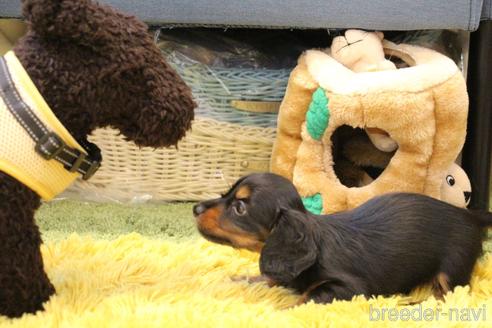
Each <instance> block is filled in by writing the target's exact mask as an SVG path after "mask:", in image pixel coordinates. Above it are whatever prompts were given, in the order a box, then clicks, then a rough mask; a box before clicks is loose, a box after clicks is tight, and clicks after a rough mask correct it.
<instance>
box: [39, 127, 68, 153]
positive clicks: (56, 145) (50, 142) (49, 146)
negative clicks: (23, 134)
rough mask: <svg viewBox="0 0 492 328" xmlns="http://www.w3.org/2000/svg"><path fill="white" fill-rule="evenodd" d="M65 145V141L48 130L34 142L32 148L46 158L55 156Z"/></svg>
mask: <svg viewBox="0 0 492 328" xmlns="http://www.w3.org/2000/svg"><path fill="white" fill-rule="evenodd" d="M65 147H66V144H65V142H64V141H63V140H62V139H61V138H60V137H59V136H58V135H57V134H56V133H54V132H49V133H47V134H45V135H44V136H42V137H41V139H39V140H38V141H37V142H36V146H35V147H34V149H35V150H36V152H37V153H38V154H39V155H41V157H43V158H44V159H46V160H50V159H53V158H55V157H56V156H57V155H58V154H60V153H61V152H62V151H63V148H65Z"/></svg>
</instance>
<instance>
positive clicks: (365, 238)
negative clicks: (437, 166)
mask: <svg viewBox="0 0 492 328" xmlns="http://www.w3.org/2000/svg"><path fill="white" fill-rule="evenodd" d="M193 213H194V215H195V217H196V221H197V226H198V230H199V231H200V233H201V234H202V235H203V236H204V237H205V238H207V239H208V240H210V241H212V242H216V243H221V244H226V245H230V246H233V247H238V248H247V249H249V250H253V251H258V252H261V256H260V271H261V273H262V275H263V276H265V277H266V278H268V279H269V280H270V281H271V282H272V283H274V284H277V285H281V286H285V287H289V288H292V289H294V290H296V291H297V292H299V293H302V294H303V297H302V301H303V302H305V301H308V300H313V301H315V302H317V303H330V302H332V301H333V300H334V299H338V300H350V299H352V297H353V296H355V295H364V296H366V297H371V296H372V295H391V294H396V293H409V292H410V291H411V290H412V289H413V288H415V287H417V286H419V285H421V284H424V283H429V282H431V283H432V286H433V292H434V295H435V296H436V297H438V298H441V297H442V296H443V295H444V294H445V293H447V292H448V291H450V290H452V289H453V288H454V287H455V286H458V285H466V284H468V283H469V281H470V275H471V273H472V270H473V267H474V265H475V262H476V260H477V258H478V257H479V256H480V254H481V252H482V240H483V238H484V237H485V227H487V226H489V225H492V214H491V213H479V212H473V211H469V210H466V209H462V208H458V207H455V206H452V205H450V204H448V203H444V202H442V201H439V200H436V199H433V198H430V197H427V196H424V195H419V194H410V193H391V194H386V195H383V196H379V197H376V198H373V199H372V200H369V201H368V202H366V203H365V204H363V205H361V206H359V207H358V208H355V209H353V210H350V211H345V212H340V213H336V214H331V215H319V216H317V215H313V214H311V213H309V212H308V211H306V209H305V208H304V206H303V203H302V201H301V197H300V196H299V194H298V193H297V191H296V189H295V187H294V186H293V185H292V184H291V182H290V181H288V180H287V179H285V178H283V177H280V176H277V175H274V174H269V173H265V174H253V175H249V176H246V177H244V178H241V179H240V180H238V181H237V182H236V183H235V185H234V186H233V187H232V188H231V189H230V190H229V191H228V192H227V193H226V194H225V195H223V196H222V197H221V198H218V199H213V200H208V201H204V202H201V203H199V204H197V205H195V207H194V208H193Z"/></svg>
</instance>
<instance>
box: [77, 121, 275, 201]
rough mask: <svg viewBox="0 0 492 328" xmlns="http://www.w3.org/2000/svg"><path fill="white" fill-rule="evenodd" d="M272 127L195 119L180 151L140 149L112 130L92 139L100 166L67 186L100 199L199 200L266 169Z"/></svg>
mask: <svg viewBox="0 0 492 328" xmlns="http://www.w3.org/2000/svg"><path fill="white" fill-rule="evenodd" d="M274 136H275V129H274V128H260V127H251V126H241V125H237V124H231V123H227V122H219V121H216V120H212V119H206V118H199V119H197V120H195V121H194V122H193V129H192V131H190V132H188V134H187V136H186V137H185V138H184V139H183V140H182V141H181V142H180V143H179V145H178V149H179V151H178V150H177V149H175V148H170V149H158V150H154V149H151V148H142V149H139V148H138V147H136V146H135V145H134V144H132V143H129V142H126V141H125V140H124V139H123V137H121V136H119V135H118V132H117V131H115V130H112V129H101V130H97V131H96V132H95V133H94V135H93V136H92V137H91V140H92V141H93V142H95V143H97V144H98V145H99V147H101V149H102V151H103V156H104V161H103V166H102V167H101V169H100V170H99V171H98V172H97V173H96V175H95V176H94V177H93V178H92V179H91V180H89V181H82V180H79V181H77V182H76V183H75V184H74V185H73V186H72V187H71V189H70V190H69V193H73V192H76V193H78V194H79V195H80V194H81V193H80V191H81V190H83V191H84V193H83V195H84V198H85V199H87V198H91V199H93V200H99V201H108V200H110V201H123V202H128V201H132V200H134V201H135V200H139V199H141V200H148V199H152V200H159V201H161V200H167V201H171V200H172V201H176V200H188V201H191V200H203V199H207V198H212V197H217V196H218V195H219V194H220V193H221V192H224V191H226V190H227V189H228V187H229V186H230V185H231V184H232V183H234V181H235V180H236V179H238V178H239V177H241V176H242V175H244V174H247V173H251V172H255V171H266V170H268V166H269V160H270V155H271V149H272V145H273V140H274Z"/></svg>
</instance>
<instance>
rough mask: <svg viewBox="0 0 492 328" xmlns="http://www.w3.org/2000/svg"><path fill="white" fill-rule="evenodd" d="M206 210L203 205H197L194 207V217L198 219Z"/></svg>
mask: <svg viewBox="0 0 492 328" xmlns="http://www.w3.org/2000/svg"><path fill="white" fill-rule="evenodd" d="M205 210H206V208H205V206H203V205H202V204H196V205H195V206H193V215H194V216H195V217H197V216H198V215H200V214H202V213H203V212H205Z"/></svg>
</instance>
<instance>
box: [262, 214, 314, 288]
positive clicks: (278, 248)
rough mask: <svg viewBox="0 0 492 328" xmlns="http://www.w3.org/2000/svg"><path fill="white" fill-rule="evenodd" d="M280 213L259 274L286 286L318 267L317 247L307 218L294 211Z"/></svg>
mask: <svg viewBox="0 0 492 328" xmlns="http://www.w3.org/2000/svg"><path fill="white" fill-rule="evenodd" d="M277 213H278V221H277V225H276V226H275V227H274V228H273V230H272V233H271V234H270V236H269V237H268V238H267V240H266V243H265V246H264V247H263V249H262V251H261V256H260V271H261V273H262V274H264V275H266V276H268V277H269V278H271V279H273V280H274V281H276V282H278V283H284V284H285V283H288V282H290V281H292V280H293V279H294V278H296V277H297V276H298V275H299V274H300V273H301V272H303V271H304V270H306V269H308V268H309V267H310V266H311V265H313V264H314V263H315V261H316V257H317V247H316V244H315V242H314V235H313V230H312V226H311V222H310V221H309V220H310V219H309V218H308V217H306V216H305V215H304V214H303V213H301V212H298V211H293V210H285V209H280V210H278V212H277Z"/></svg>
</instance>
